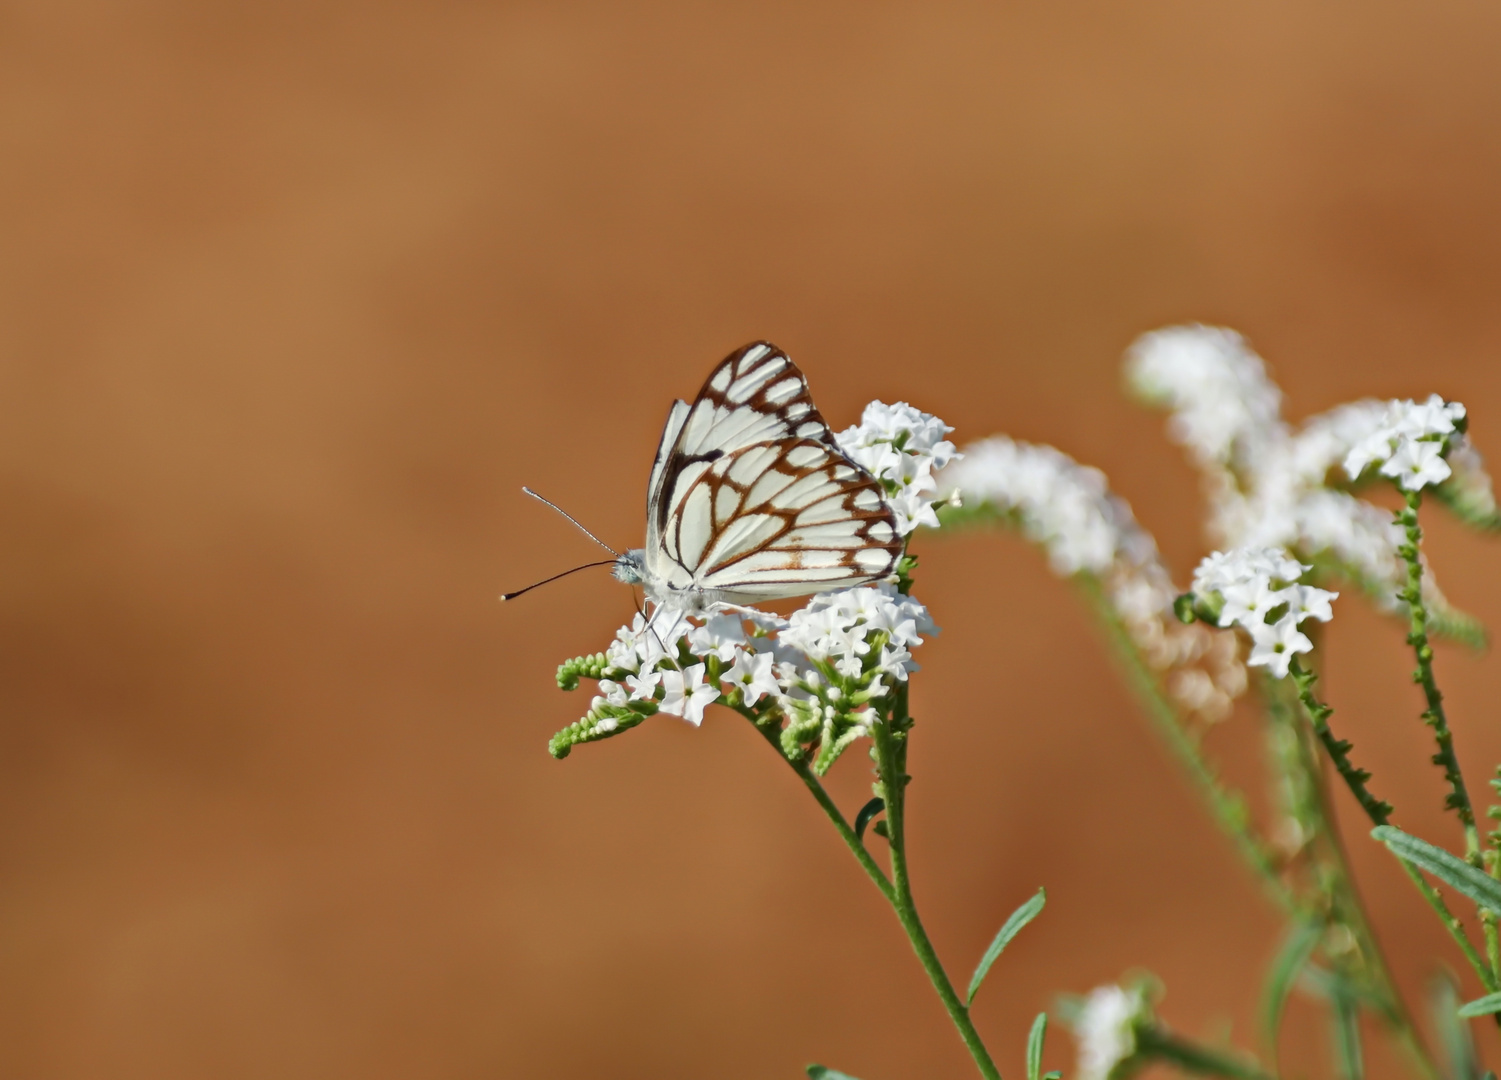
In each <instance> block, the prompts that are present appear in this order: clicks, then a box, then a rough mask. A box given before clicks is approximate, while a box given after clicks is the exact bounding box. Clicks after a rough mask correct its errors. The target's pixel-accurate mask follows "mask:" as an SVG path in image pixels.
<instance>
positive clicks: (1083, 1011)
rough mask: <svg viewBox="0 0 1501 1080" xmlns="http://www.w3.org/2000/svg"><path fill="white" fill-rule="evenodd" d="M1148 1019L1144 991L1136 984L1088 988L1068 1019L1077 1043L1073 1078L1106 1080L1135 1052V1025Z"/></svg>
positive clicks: (1145, 1022) (1150, 1019) (1078, 1079)
mask: <svg viewBox="0 0 1501 1080" xmlns="http://www.w3.org/2000/svg"><path fill="white" fill-rule="evenodd" d="M1151 1022H1152V1015H1151V1009H1150V1007H1149V1005H1148V1002H1147V999H1146V993H1145V991H1144V990H1142V989H1141V988H1140V987H1136V988H1133V989H1130V990H1127V989H1124V988H1122V987H1119V986H1100V987H1096V988H1095V989H1093V990H1091V991H1090V992H1089V994H1088V995H1087V996H1086V997H1085V998H1084V1000H1083V1001H1082V1002H1081V1003H1080V1004H1079V1006H1078V1010H1077V1012H1075V1014H1074V1015H1073V1016H1072V1017H1071V1018H1070V1020H1069V1026H1070V1027H1072V1028H1073V1032H1074V1039H1075V1040H1076V1041H1077V1043H1078V1047H1079V1067H1078V1071H1077V1072H1076V1074H1075V1080H1110V1077H1111V1076H1112V1074H1114V1073H1115V1071H1116V1070H1117V1069H1118V1068H1119V1067H1120V1066H1121V1065H1123V1064H1125V1063H1126V1062H1127V1061H1129V1060H1130V1059H1131V1058H1132V1057H1134V1056H1135V1054H1136V1029H1137V1027H1138V1025H1142V1024H1150V1023H1151Z"/></svg>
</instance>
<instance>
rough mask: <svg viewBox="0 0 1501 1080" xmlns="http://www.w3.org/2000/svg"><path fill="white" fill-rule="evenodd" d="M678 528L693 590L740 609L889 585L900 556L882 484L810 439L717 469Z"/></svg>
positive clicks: (699, 485)
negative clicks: (869, 584) (865, 584)
mask: <svg viewBox="0 0 1501 1080" xmlns="http://www.w3.org/2000/svg"><path fill="white" fill-rule="evenodd" d="M674 524H675V526H676V538H675V539H676V541H677V549H678V556H679V559H680V560H681V564H682V565H684V566H693V567H694V568H695V569H694V574H693V578H694V585H695V586H696V587H698V588H701V589H704V590H706V591H709V592H714V593H716V594H719V595H720V596H722V597H723V598H724V599H726V600H730V601H732V602H736V603H751V602H754V601H756V600H769V599H775V598H778V597H786V596H803V595H806V594H808V593H815V592H823V591H825V590H827V589H840V588H844V587H846V586H849V585H857V584H859V583H860V582H862V581H870V580H872V579H875V578H882V577H885V576H887V575H888V574H890V573H891V572H892V571H893V570H895V569H896V563H897V560H898V559H899V558H901V554H902V539H901V537H900V536H899V535H898V534H897V530H896V520H895V517H894V515H893V514H892V512H891V509H890V508H889V507H888V506H887V505H886V500H885V498H884V496H883V493H882V491H881V487H880V484H879V483H878V482H877V481H876V480H875V479H873V478H872V477H871V476H870V475H869V474H868V473H866V472H865V471H864V470H862V469H861V468H860V467H859V466H857V465H855V464H854V463H853V462H851V461H850V460H849V459H848V458H846V457H845V456H844V455H843V454H841V453H840V452H839V451H838V450H837V449H830V448H829V447H827V446H825V445H823V444H822V443H821V442H817V441H815V440H812V439H796V438H793V439H784V440H781V441H780V442H771V443H761V444H758V445H755V446H748V447H745V448H744V449H742V450H739V451H737V452H735V453H734V454H729V455H726V456H725V457H722V458H720V459H719V460H717V461H715V462H714V464H713V466H712V467H711V468H710V469H709V471H708V472H707V473H706V474H705V475H704V476H703V477H702V478H701V479H699V480H698V481H697V482H696V483H695V484H694V485H693V486H692V487H691V488H689V489H688V491H687V492H685V493H684V496H683V501H682V504H681V508H680V510H679V512H678V514H677V515H676V518H675V521H674Z"/></svg>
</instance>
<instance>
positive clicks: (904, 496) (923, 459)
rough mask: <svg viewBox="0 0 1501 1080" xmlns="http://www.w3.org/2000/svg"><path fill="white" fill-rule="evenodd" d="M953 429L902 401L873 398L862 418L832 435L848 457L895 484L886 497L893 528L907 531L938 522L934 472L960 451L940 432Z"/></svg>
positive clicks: (889, 483)
mask: <svg viewBox="0 0 1501 1080" xmlns="http://www.w3.org/2000/svg"><path fill="white" fill-rule="evenodd" d="M952 430H954V429H953V428H951V427H949V426H948V425H947V424H945V423H944V422H943V421H942V420H940V419H938V417H936V416H933V415H932V414H930V413H925V412H923V411H922V410H920V409H914V408H913V407H912V406H911V405H908V404H907V403H906V402H905V401H898V402H897V403H896V404H895V405H887V404H885V403H884V402H880V401H872V402H871V403H870V404H869V405H867V406H866V407H865V412H864V413H863V414H862V415H861V417H860V423H858V424H857V425H855V426H854V427H851V428H847V429H845V430H844V431H841V432H840V433H839V434H838V435H836V436H835V437H834V438H835V441H837V442H838V443H839V449H841V450H843V451H844V453H845V454H846V455H847V456H848V457H849V459H850V460H851V461H853V462H855V463H856V464H857V465H859V466H860V467H861V468H863V469H865V471H866V472H868V473H870V474H871V475H872V476H874V477H876V478H877V479H878V480H881V481H883V482H884V483H885V484H887V485H889V488H891V487H894V488H895V490H894V491H892V490H890V489H889V488H888V491H887V495H886V502H887V504H888V505H889V506H890V507H891V509H892V510H893V511H894V512H895V514H896V520H897V532H898V533H900V534H902V535H903V536H905V535H906V534H907V533H909V532H911V531H912V530H913V529H915V528H917V527H918V526H919V525H927V526H929V527H930V528H937V526H938V515H937V514H936V513H935V512H934V510H933V499H934V495H933V492H934V490H935V488H936V484H935V482H934V480H933V473H934V471H935V470H937V469H941V468H943V467H944V466H945V465H947V464H948V463H949V462H951V461H953V460H954V459H956V458H958V457H959V453H958V451H957V450H956V449H955V448H954V444H953V443H951V442H949V441H948V440H947V439H946V438H944V436H946V435H947V434H948V433H949V432H950V431H952Z"/></svg>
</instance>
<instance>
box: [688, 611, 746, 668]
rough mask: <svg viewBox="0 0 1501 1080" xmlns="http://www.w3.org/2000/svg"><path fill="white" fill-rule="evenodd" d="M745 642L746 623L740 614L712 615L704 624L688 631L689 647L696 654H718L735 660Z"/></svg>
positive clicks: (722, 658) (725, 658) (727, 661)
mask: <svg viewBox="0 0 1501 1080" xmlns="http://www.w3.org/2000/svg"><path fill="white" fill-rule="evenodd" d="M744 644H745V624H744V622H743V621H742V620H741V618H740V616H738V615H711V616H709V617H708V618H707V619H705V620H704V624H703V625H702V626H698V627H694V628H693V629H692V630H690V631H689V632H688V647H689V648H690V649H692V650H693V655H694V656H711V655H712V656H717V657H719V659H720V660H722V661H724V662H725V663H726V664H728V663H730V662H731V661H733V660H734V659H735V657H736V655H737V654H738V653H739V647H740V646H741V645H744Z"/></svg>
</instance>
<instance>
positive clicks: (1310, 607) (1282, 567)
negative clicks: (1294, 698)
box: [1193, 548, 1339, 679]
mask: <svg viewBox="0 0 1501 1080" xmlns="http://www.w3.org/2000/svg"><path fill="white" fill-rule="evenodd" d="M1307 569H1309V568H1308V567H1307V566H1304V565H1303V564H1302V563H1300V562H1298V560H1297V559H1294V558H1293V557H1292V556H1291V555H1289V554H1288V553H1287V552H1286V551H1283V550H1282V549H1280V548H1236V549H1235V550H1233V551H1225V552H1219V551H1217V552H1215V553H1214V554H1212V555H1210V556H1208V557H1207V558H1205V559H1204V561H1203V562H1201V563H1200V564H1199V568H1198V569H1197V570H1195V571H1194V583H1193V591H1194V596H1195V597H1196V598H1197V599H1198V600H1199V601H1200V602H1201V603H1203V604H1204V605H1205V606H1207V607H1209V608H1210V609H1211V610H1217V611H1218V613H1219V620H1218V621H1219V625H1220V626H1239V627H1241V628H1242V629H1244V630H1245V631H1246V632H1247V633H1249V634H1250V635H1251V655H1250V658H1249V659H1248V660H1247V661H1246V662H1247V663H1248V664H1250V665H1251V666H1252V667H1265V668H1266V669H1267V670H1268V671H1269V672H1270V673H1271V674H1272V675H1274V676H1275V677H1276V678H1279V679H1285V678H1286V677H1287V671H1288V666H1289V665H1290V664H1291V663H1292V660H1293V657H1295V656H1296V655H1298V654H1299V653H1306V652H1308V651H1310V650H1311V649H1312V648H1313V642H1312V641H1310V640H1308V637H1307V635H1305V634H1304V633H1303V632H1302V631H1301V630H1299V629H1298V626H1299V624H1301V623H1302V622H1303V620H1304V619H1318V620H1319V621H1320V622H1328V621H1329V620H1330V619H1332V618H1333V617H1334V610H1333V608H1332V607H1331V606H1330V605H1331V602H1332V601H1333V600H1334V599H1335V598H1336V597H1337V596H1338V595H1339V594H1338V593H1333V592H1327V591H1326V590H1324V589H1316V588H1314V587H1313V586H1311V585H1300V584H1298V579H1299V578H1300V577H1302V576H1303V571H1305V570H1307ZM1278 612H1281V614H1279V615H1278V616H1277V618H1276V620H1275V621H1270V622H1269V621H1268V618H1269V616H1271V615H1273V614H1275V613H1278Z"/></svg>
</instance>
